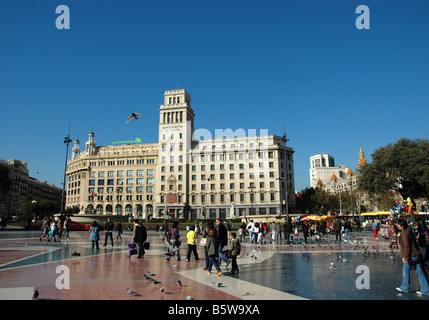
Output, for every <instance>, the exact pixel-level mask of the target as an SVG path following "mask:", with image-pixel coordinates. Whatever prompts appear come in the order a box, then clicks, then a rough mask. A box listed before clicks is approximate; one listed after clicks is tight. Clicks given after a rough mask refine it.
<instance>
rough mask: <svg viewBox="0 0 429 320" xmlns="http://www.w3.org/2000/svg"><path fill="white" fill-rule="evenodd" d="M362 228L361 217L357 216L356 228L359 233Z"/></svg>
mask: <svg viewBox="0 0 429 320" xmlns="http://www.w3.org/2000/svg"><path fill="white" fill-rule="evenodd" d="M360 229H361V225H360V219H359V218H357V219H356V230H357V232H358V233H360V231H361V230H360Z"/></svg>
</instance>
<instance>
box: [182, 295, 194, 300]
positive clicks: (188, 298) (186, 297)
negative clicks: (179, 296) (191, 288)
mask: <svg viewBox="0 0 429 320" xmlns="http://www.w3.org/2000/svg"><path fill="white" fill-rule="evenodd" d="M183 299H185V300H194V297H193V296H184V297H183Z"/></svg>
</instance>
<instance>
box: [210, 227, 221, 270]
mask: <svg viewBox="0 0 429 320" xmlns="http://www.w3.org/2000/svg"><path fill="white" fill-rule="evenodd" d="M218 248H219V244H218V241H217V237H216V232H215V231H214V230H210V231H209V235H208V237H207V241H206V250H207V255H208V257H209V266H208V268H207V270H206V272H207V274H211V270H212V266H214V267H215V268H216V271H217V276H220V275H221V274H222V271H221V270H220V268H219V265H218V263H217V257H218V255H219V251H218Z"/></svg>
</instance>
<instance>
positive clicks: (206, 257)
mask: <svg viewBox="0 0 429 320" xmlns="http://www.w3.org/2000/svg"><path fill="white" fill-rule="evenodd" d="M210 230H213V231H214V232H215V234H216V229H215V227H214V223H213V221H212V220H207V222H206V227H205V228H204V230H203V234H202V236H203V239H204V240H202V241H205V242H206V244H207V238H208V236H209V233H210ZM206 244H204V246H203V247H204V260H205V262H206V265H205V267H204V268H203V270H208V268H209V262H210V261H209V255H208V253H207V246H206Z"/></svg>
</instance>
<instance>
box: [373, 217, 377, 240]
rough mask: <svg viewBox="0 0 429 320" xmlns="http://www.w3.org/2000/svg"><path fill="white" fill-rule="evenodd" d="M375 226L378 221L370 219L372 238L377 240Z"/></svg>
mask: <svg viewBox="0 0 429 320" xmlns="http://www.w3.org/2000/svg"><path fill="white" fill-rule="evenodd" d="M377 227H378V223H377V221H376V220H373V221H372V231H373V232H374V240H377Z"/></svg>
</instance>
